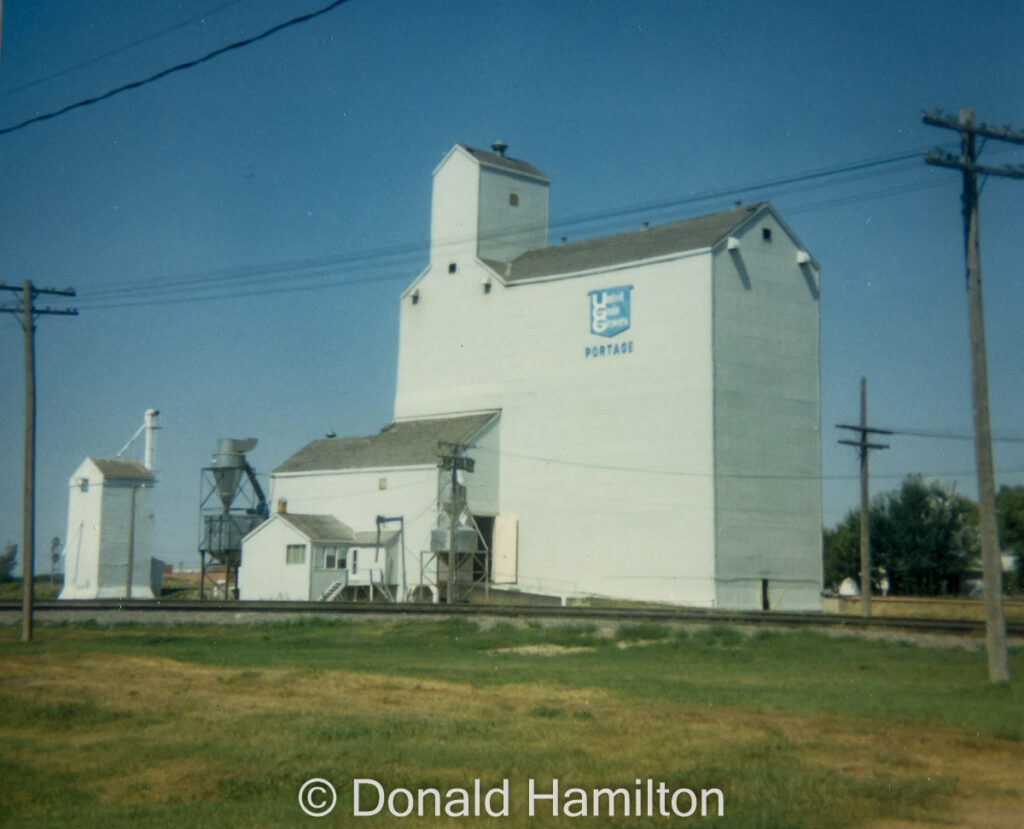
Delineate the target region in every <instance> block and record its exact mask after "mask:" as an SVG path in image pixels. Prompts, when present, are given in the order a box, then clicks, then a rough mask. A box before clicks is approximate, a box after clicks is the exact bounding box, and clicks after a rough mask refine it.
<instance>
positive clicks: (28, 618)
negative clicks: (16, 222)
mask: <svg viewBox="0 0 1024 829" xmlns="http://www.w3.org/2000/svg"><path fill="white" fill-rule="evenodd" d="M19 290H20V292H21V305H20V307H19V306H16V305H15V306H11V307H0V311H2V312H4V313H7V314H21V316H22V320H21V327H22V330H23V332H24V334H25V455H24V461H25V463H24V469H25V471H24V496H23V501H22V513H21V576H22V591H21V605H22V608H21V610H22V618H21V641H22V642H31V641H32V604H33V584H32V579H33V578H34V577H35V545H36V538H35V533H36V526H35V524H36V459H35V450H36V366H35V318H36V317H38V316H43V315H45V314H64V315H72V316H74V315H77V314H78V311H77V310H76V309H73V308H61V309H54V308H35V307H34V306H33V302H34V300H35V298H36V297H37V296H39V295H40V294H53V295H56V296H74V295H75V291H74V289H73V288H65V289H64V290H62V291H58V290H56V289H54V288H36V287H34V286H33V285H32V282H31V281H30V280H27V279H26V280H25V281H24V282H23V283H22V285H21V288H20V289H19V288H17V287H15V286H14V285H4V284H0V291H15V292H17V291H19Z"/></svg>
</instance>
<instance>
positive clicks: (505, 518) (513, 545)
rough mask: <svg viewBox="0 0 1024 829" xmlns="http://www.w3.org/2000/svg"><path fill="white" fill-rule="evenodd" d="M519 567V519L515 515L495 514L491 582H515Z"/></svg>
mask: <svg viewBox="0 0 1024 829" xmlns="http://www.w3.org/2000/svg"><path fill="white" fill-rule="evenodd" d="M518 567H519V519H518V518H516V517H515V516H514V515H496V516H494V535H493V543H492V546H491V584H515V583H516V581H518V578H519V574H518Z"/></svg>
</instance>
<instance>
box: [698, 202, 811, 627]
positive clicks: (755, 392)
mask: <svg viewBox="0 0 1024 829" xmlns="http://www.w3.org/2000/svg"><path fill="white" fill-rule="evenodd" d="M764 228H768V230H769V231H770V233H771V238H770V240H766V239H765V238H764V236H763V233H762V230H763V229H764ZM739 239H740V247H739V249H738V250H736V251H726V250H723V251H721V252H719V253H718V254H717V256H716V258H715V294H714V327H715V328H714V330H715V346H714V348H715V352H714V356H715V458H716V468H715V472H716V482H717V483H716V498H717V506H718V519H717V561H718V565H717V576H718V579H719V582H720V586H719V591H720V597H721V602H722V603H723V604H724V605H726V606H730V607H744V608H756V609H760V608H761V606H762V588H763V586H762V580H767V582H768V592H769V597H768V601H769V604H770V605H771V606H772V607H773V608H782V609H804V610H806V609H820V607H821V596H820V592H821V567H822V564H821V488H820V479H819V469H820V435H819V427H820V408H819V387H818V384H819V383H818V378H819V364H818V288H817V274H816V272H815V271H814V269H813V268H812V267H811V266H809V265H805V266H800V265H798V264H797V262H796V252H797V250H798V247H797V246H796V245H795V244H794V242H793V240H792V239H791V238H790V236H789V235H788V234H787V232H786V230H785V228H784V227H783V226H782V225H780V223H779V222H777V221H776V220H775V217H774V215H773V214H772V213H770V212H766V213H764V214H762V216H761V219H760V220H759V221H758V222H756V223H754V224H752V225H751V226H750V227H748V228H747V229H746V230H745V232H744V233H742V234H741V235H740V236H739Z"/></svg>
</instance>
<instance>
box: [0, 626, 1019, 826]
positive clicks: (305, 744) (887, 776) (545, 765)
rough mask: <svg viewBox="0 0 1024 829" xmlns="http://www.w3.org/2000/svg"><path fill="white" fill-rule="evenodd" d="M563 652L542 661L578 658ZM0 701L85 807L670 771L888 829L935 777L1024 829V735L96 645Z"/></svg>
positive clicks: (601, 780) (681, 780)
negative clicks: (13, 708)
mask: <svg viewBox="0 0 1024 829" xmlns="http://www.w3.org/2000/svg"><path fill="white" fill-rule="evenodd" d="M557 647H558V646H543V648H544V650H543V651H541V652H548V653H564V652H565V650H564V649H560V650H555V651H552V650H551V648H557ZM0 702H3V703H10V704H14V703H17V704H19V705H23V706H26V708H25V710H26V712H28V714H30V715H31V716H27V717H26V720H25V723H24V724H23V725H19V724H18V722H10V721H8V724H7V726H6V727H5V728H4V729H3V731H2V732H0V744H2V745H3V751H4V756H5V758H6V759H7V761H8V762H12V761H17V762H19V763H23V764H24V765H25V766H26V767H27V768H31V769H36V770H38V771H39V772H40V773H43V774H46V775H57V776H59V777H60V778H61V779H63V780H67V781H70V782H71V783H72V784H73V787H74V788H75V790H77V791H80V792H81V793H82V794H81V796H82V797H83V798H85V799H86V801H87V802H95V803H97V804H100V805H106V806H110V807H117V808H121V807H126V806H132V805H133V804H134V805H144V806H147V807H150V808H152V807H157V806H160V805H161V804H163V805H167V804H172V805H173V804H177V803H185V804H189V803H191V804H211V803H212V804H215V803H218V802H222V801H228V802H229V803H236V802H239V803H242V802H247V801H248V800H250V799H258V797H259V796H263V797H264V798H266V797H270V802H277V801H280V804H281V805H280V808H281V809H282V810H283V811H282V814H291V812H290V811H288V810H293V809H294V802H293V801H294V792H295V791H296V790H297V785H298V782H301V780H303V779H305V778H306V777H310V776H315V775H318V774H319V775H322V776H326V777H329V778H330V779H333V780H335V781H336V782H337V783H338V784H339V788H341V786H342V785H343V784H344V783H345V782H346V781H347V780H349V779H351V777H353V776H376V777H377V778H378V779H381V780H385V779H388V780H391V781H392V785H407V786H411V785H414V784H417V783H418V785H436V786H442V787H445V786H456V785H466V784H467V783H468V782H469V781H471V780H472V779H473V778H474V777H480V778H481V779H482V780H484V781H485V784H486V785H494V784H496V783H498V782H500V780H501V779H502V778H503V777H509V778H510V780H511V781H512V788H513V793H514V794H513V800H515V798H516V794H515V793H516V791H517V789H518V790H519V791H520V793H521V791H522V790H523V789H524V787H525V785H526V780H527V779H528V778H529V777H536V778H538V780H541V779H547V778H548V777H559V778H561V779H562V780H563V781H570V780H571V781H573V782H574V784H578V785H587V786H596V785H624V786H631V785H632V781H633V780H634V779H635V778H645V777H652V778H654V779H658V780H662V779H673V780H676V781H677V782H678V785H691V786H718V787H721V788H722V789H723V791H724V792H725V795H726V803H727V807H728V804H730V803H733V804H735V803H737V802H739V801H742V800H743V798H744V797H748V799H749V797H754V798H755V799H756V797H758V796H765V797H767V796H770V795H771V794H772V793H773V792H775V793H778V791H779V787H780V786H781V787H783V789H782V791H783V792H786V791H788V789H786V788H785V787H786V786H787V775H789V774H793V775H804V776H805V778H806V779H807V780H809V781H810V782H809V783H799V784H797V785H798V788H799V786H810V785H821V786H823V787H824V789H825V790H828V791H832V790H835V791H836V792H838V794H837V797H839V798H840V800H839V802H837V803H835V804H832V805H829V804H824V806H823V807H822V808H825V809H829V808H834V809H837V810H840V811H839V812H838V813H837V814H835V815H833V817H834V820H832V821H831V823H830V822H829V821H827V820H826V821H825V822H820V821H818V820H816V819H812V821H811V822H810V823H807V824H803V823H800V822H798V821H794V825H843V823H844V820H843V818H844V815H843V813H842V811H841V810H843V809H854V812H853V814H858V813H862V814H865V815H867V816H869V817H870V820H865V821H863V823H865V824H870V825H872V826H874V827H876V829H895V827H897V826H918V825H923V824H919V823H913V822H907V821H906V820H903V821H902V822H899V821H897V822H893V821H891V820H888V822H887V820H886V819H884V818H881V817H878V816H877V814H875V813H872V812H871V810H870V809H867V811H865V809H866V807H865V805H864V804H863V803H862V802H861V801H863V800H865V799H868V800H869V799H870V798H872V797H885V796H887V794H886V789H887V788H888V790H889V791H895V792H896V793H897V794H896V795H893V796H894V797H899V796H901V795H900V794H899V792H911V793H913V792H914V791H917V790H918V789H919V788H920V787H922V786H924V787H925V788H926V792H925V794H924V795H923V796H921V797H920V799H921V800H922V801H923V802H924V803H925V804H926V805H925V806H921V807H917V808H916V810H915V811H916V813H917V814H916V816H917V817H920V819H922V820H925V821H932V820H935V819H939V818H941V819H942V820H943V821H951V822H952V823H953V824H954V825H959V826H979V827H980V826H984V827H1000V826H1011V825H1012V826H1017V825H1019V816H1020V815H1021V814H1024V785H1022V783H1021V779H1020V770H1021V769H1022V768H1024V744H1022V743H1021V742H1019V741H1016V742H1015V741H1008V740H997V739H993V738H984V739H983V738H977V739H974V738H970V737H967V736H964V735H963V733H962V732H959V731H956V730H954V729H951V728H942V727H926V726H921V725H906V724H899V723H892V722H884V723H883V722H878V721H872V720H864V719H858V718H852V717H842V716H832V715H819V716H798V715H783V714H778V713H760V712H757V711H753V710H749V709H744V708H735V707H730V708H724V707H717V706H706V705H694V704H677V703H664V702H659V703H654V702H650V703H644V702H638V701H637V700H635V699H630V700H627V699H624V698H622V697H620V696H618V695H616V694H614V693H612V692H609V691H607V690H604V689H600V688H577V689H568V688H565V687H562V686H558V685H553V684H543V683H537V682H529V683H526V682H524V683H520V684H503V685H492V686H487V687H474V686H472V685H470V684H469V683H461V682H446V681H441V680H425V679H418V678H410V677H404V676H394V675H387V674H364V673H355V672H348V671H339V670H332V671H325V670H301V669H300V670H296V669H274V668H263V669H260V670H245V669H226V668H223V667H211V666H203V665H197V664H193V663H187V662H180V661H175V660H171V659H164V658H151V657H137V656H122V655H107V654H98V653H85V654H77V655H61V656H59V657H58V656H25V657H15V658H10V659H7V660H5V664H4V670H3V677H2V680H0ZM33 712H34V714H33ZM748 769H749V770H750V773H749V775H747V774H746V770H748ZM716 775H717V776H719V777H720V778H721V779H716ZM566 785H568V783H566ZM758 786H760V787H762V788H761V789H755V787H758ZM928 787H932V788H928ZM748 789H749V791H750V792H753V794H750V793H748V792H746V790H748ZM794 791H797V789H794ZM268 792H269V793H270V794H269V795H268V794H267V793H268ZM758 792H763V793H764V794H763V795H760V794H758ZM90 799H91V800H90ZM929 800H931V801H933V802H934V804H935V808H934V809H929V808H928V807H927V802H928V801H929ZM755 805H756V804H755ZM262 808H264V809H265V808H267V807H266V806H264V807H262ZM807 808H810V807H807ZM857 809H859V810H861V811H860V812H857V811H856V810H857ZM86 811H87V812H88V810H86ZM520 812H522V810H520ZM190 814H191V813H190ZM727 814H728V812H727ZM79 817H81V815H79ZM242 817H243V818H244V817H245V815H244V814H243V815H242ZM251 818H252V815H250V816H249V817H248V818H246V819H249V820H250V821H251ZM269 822H270V823H273V820H269ZM361 822H362V823H363V825H366V826H377V825H380V826H385V825H388V824H387V822H386V821H384V822H381V823H375V822H374V821H373V820H372V819H366V820H364V821H361ZM464 822H465V821H463V823H464ZM502 824H503V825H505V826H529V825H534V824H533V823H532V822H531V821H525V822H520V821H517V820H515V819H509V820H506V821H503V822H502ZM55 825H63V824H55ZM69 825H70V824H69ZM82 825H84V826H87V825H94V824H90V823H88V821H86V822H85V823H82ZM95 825H98V824H95ZM105 825H109V824H105ZM125 825H127V824H125ZM209 825H223V824H222V823H220V822H217V823H216V824H209ZM232 825H233V824H232ZM436 825H442V823H437V824H436ZM535 825H541V824H539V823H538V824H535ZM544 825H549V824H548V823H545V824H544ZM602 825H620V824H618V823H614V822H612V823H604V822H602ZM621 825H623V826H625V825H633V824H630V823H622V824H621ZM735 825H754V824H748V823H743V822H742V821H741V822H739V823H736V824H735Z"/></svg>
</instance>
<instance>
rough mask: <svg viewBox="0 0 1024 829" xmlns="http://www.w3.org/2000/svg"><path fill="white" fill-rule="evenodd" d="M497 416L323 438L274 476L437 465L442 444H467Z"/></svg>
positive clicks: (444, 419)
mask: <svg viewBox="0 0 1024 829" xmlns="http://www.w3.org/2000/svg"><path fill="white" fill-rule="evenodd" d="M497 414H498V413H497V412H484V413H482V414H474V415H463V416H460V417H436V418H427V419H423V420H402V421H398V422H396V423H389V424H388V425H387V426H385V427H384V428H383V429H381V430H380V431H379V432H378V433H377V434H375V435H366V436H363V437H350V438H320V439H319V440H314V441H313V442H312V443H308V444H307V445H306V446H304V447H303V448H302V449H300V450H299V451H298V452H296V453H295V454H294V455H292V456H291V457H290V458H288V460H286V461H285V462H284V463H282V464H281V465H280V466H278V467H277V468H276V469H275V470H274V472H273V474H275V475H276V474H280V473H285V472H317V471H322V470H335V469H372V468H377V467H394V466H424V465H427V464H431V465H432V464H436V463H437V460H438V456H439V454H440V453H439V450H438V442H439V441H450V442H459V443H462V442H465V441H467V440H469V439H470V438H472V437H473V436H474V435H476V434H477V433H478V432H479V431H480V430H481V429H483V428H484V426H486V425H487V424H488V423H489V422H490V421H491V420H492V419H494V418H495V417H497Z"/></svg>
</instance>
